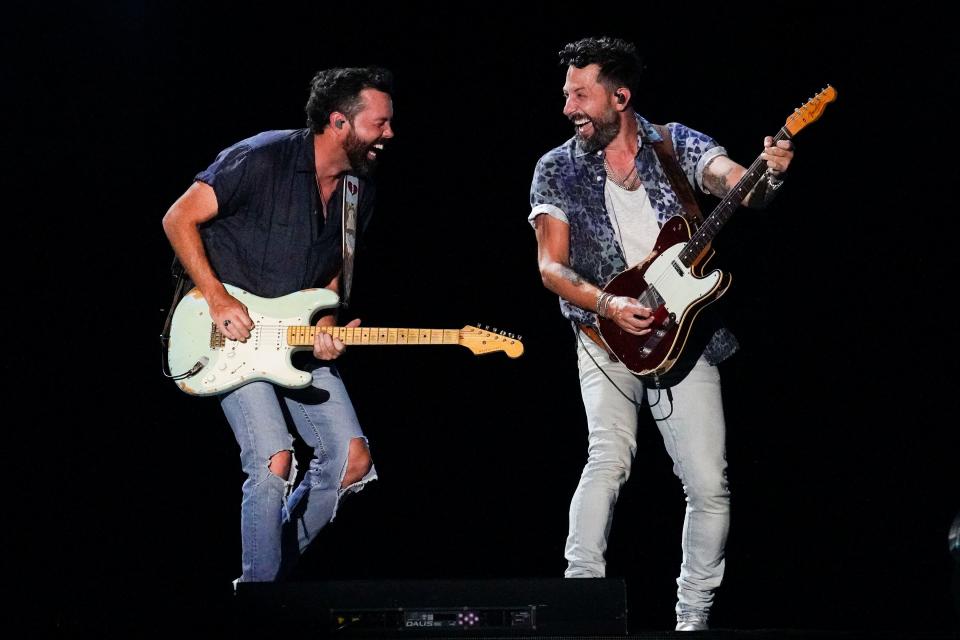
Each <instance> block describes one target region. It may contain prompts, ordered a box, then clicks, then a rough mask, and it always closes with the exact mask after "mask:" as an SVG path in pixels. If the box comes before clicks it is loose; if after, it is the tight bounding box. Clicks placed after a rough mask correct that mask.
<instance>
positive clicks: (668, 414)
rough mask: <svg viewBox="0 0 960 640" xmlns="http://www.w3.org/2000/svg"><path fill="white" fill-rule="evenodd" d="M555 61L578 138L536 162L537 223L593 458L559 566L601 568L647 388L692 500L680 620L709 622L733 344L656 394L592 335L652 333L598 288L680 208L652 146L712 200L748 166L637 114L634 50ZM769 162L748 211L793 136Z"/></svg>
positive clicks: (722, 521)
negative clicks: (723, 380)
mask: <svg viewBox="0 0 960 640" xmlns="http://www.w3.org/2000/svg"><path fill="white" fill-rule="evenodd" d="M560 59H561V64H562V65H563V66H566V67H567V74H566V82H565V84H564V87H563V93H564V96H565V97H566V103H565V105H564V109H563V114H564V115H565V116H566V117H567V118H568V119H569V120H570V121H571V122H572V123H573V125H574V127H575V129H576V134H575V135H574V137H573V138H571V139H570V140H568V141H567V142H566V143H564V144H563V145H561V146H559V147H557V148H555V149H553V150H551V151H549V152H548V153H547V154H546V155H544V156H543V157H542V158H541V159H540V161H539V162H538V163H537V167H536V171H535V173H534V178H533V184H532V186H531V189H530V205H531V207H532V211H531V213H530V216H529V219H530V222H531V224H532V225H533V227H534V228H535V230H536V235H537V244H538V260H539V266H540V273H541V275H542V277H543V282H544V285H545V286H546V287H547V288H548V289H550V290H551V291H553V292H555V293H557V294H558V295H559V296H560V306H561V311H562V313H563V315H564V316H565V317H567V318H568V319H570V320H571V321H572V322H573V323H575V325H576V326H577V355H578V361H579V371H580V388H581V393H582V396H583V403H584V407H585V409H586V415H587V429H588V442H589V447H588V459H587V464H586V466H585V467H584V470H583V474H582V475H581V478H580V483H579V485H578V486H577V489H576V492H575V493H574V495H573V500H572V502H571V505H570V528H569V534H568V537H567V543H566V549H565V556H566V559H567V562H568V566H567V570H566V572H565V575H566V576H567V577H570V578H580V577H583V578H589V577H603V576H604V575H605V574H606V565H605V560H604V552H605V551H606V545H607V535H608V534H609V531H610V526H611V523H612V518H613V507H614V504H615V503H616V500H617V495H618V493H619V490H620V487H621V486H622V485H623V483H624V482H625V481H626V480H627V478H628V476H629V474H630V465H631V463H632V461H633V458H634V455H635V454H636V431H637V410H638V408H639V406H640V404H641V403H642V401H643V398H644V395H645V396H646V399H647V402H648V404H649V405H650V409H651V413H652V414H653V416H654V418H655V419H656V421H657V425H658V427H659V429H660V432H661V435H662V436H663V441H664V445H665V447H666V449H667V452H668V453H669V455H670V457H671V458H672V459H673V463H674V467H673V468H674V473H676V475H677V476H678V477H679V478H680V480H681V482H682V483H683V489H684V491H685V493H686V495H687V508H686V516H685V520H684V526H683V538H682V548H683V560H682V563H681V566H680V577H679V578H678V580H677V583H678V585H679V589H678V594H677V599H678V602H677V607H676V613H677V629H678V630H700V629H706V628H707V623H708V618H709V614H710V607H711V605H712V603H713V594H714V590H715V589H716V588H717V587H718V586H719V585H720V582H721V580H722V578H723V571H724V546H725V543H726V537H727V530H728V527H729V514H730V492H729V489H728V487H727V480H726V466H727V465H726V454H725V430H726V429H725V424H724V419H723V405H722V402H721V397H720V376H719V372H718V371H717V367H716V365H717V364H718V363H719V362H720V361H722V360H723V359H725V358H726V357H728V356H729V355H731V354H732V353H733V351H734V350H735V349H736V341H735V340H734V338H733V336H732V335H731V334H730V333H729V332H728V331H727V330H726V329H723V328H722V327H717V328H716V330H715V331H714V332H713V334H712V337H710V336H708V340H705V341H704V342H705V343H706V347H705V348H704V349H703V353H702V355H700V357H699V359H698V360H697V362H696V364H695V365H694V366H693V367H692V369H691V370H690V372H689V373H688V374H687V375H686V376H685V377H684V378H683V379H682V380H681V381H680V382H679V383H676V384H675V385H674V386H672V387H669V388H667V389H666V390H663V391H661V389H659V388H646V386H651V385H646V386H645V385H644V383H643V381H641V380H640V379H639V378H637V377H636V376H634V375H633V374H632V373H631V372H630V371H629V370H628V369H627V368H626V367H625V366H624V365H623V364H621V363H620V362H617V361H615V360H614V359H612V358H611V356H610V355H609V354H608V353H607V352H606V351H605V348H604V347H603V345H602V344H601V343H598V342H596V341H595V340H594V339H593V338H591V337H590V334H591V333H593V332H592V331H591V328H593V327H595V326H596V324H597V314H598V313H602V314H603V315H604V316H605V317H607V318H609V319H610V320H612V321H613V322H615V323H616V324H617V325H618V326H619V327H620V328H622V329H623V330H624V331H626V332H628V333H631V334H634V335H637V336H641V335H645V334H647V333H649V332H650V325H651V323H652V322H653V317H652V311H651V309H649V308H646V307H644V306H642V305H641V304H640V303H639V301H638V300H637V299H635V298H631V297H626V296H616V297H610V296H609V295H604V294H603V291H602V287H603V286H605V285H606V284H607V283H608V282H609V281H610V280H611V279H612V278H613V277H614V276H615V275H617V274H618V273H620V272H621V271H623V270H624V269H626V268H628V267H630V266H633V265H636V264H637V263H640V262H642V261H643V259H644V258H645V257H646V256H647V255H648V254H649V253H650V251H651V250H652V249H653V246H654V244H655V242H656V239H657V235H658V232H659V228H660V226H662V225H663V223H664V222H665V221H666V220H668V219H669V218H671V217H672V216H675V215H681V214H682V213H683V208H682V206H681V204H680V198H679V197H678V195H677V194H676V193H675V191H674V189H673V188H672V187H671V184H670V181H669V179H668V177H667V174H666V173H665V171H664V168H663V167H662V166H661V164H660V161H659V159H658V156H657V153H656V152H655V151H654V148H653V145H654V144H656V143H659V142H660V141H661V140H663V135H664V134H669V137H670V143H671V144H672V147H673V149H674V155H675V158H676V161H677V163H678V164H679V166H680V168H681V169H682V172H683V173H684V174H685V176H686V178H687V180H688V181H689V182H690V184H691V185H693V187H694V188H699V189H701V190H702V191H704V192H705V193H710V194H713V195H714V196H717V197H723V196H724V195H726V194H727V193H728V192H729V190H730V189H731V188H732V187H734V186H735V185H736V184H737V182H738V181H739V179H740V178H741V177H742V176H743V174H744V172H745V168H744V167H742V166H741V165H739V164H737V163H735V162H733V161H732V160H731V159H730V158H728V157H727V155H726V150H725V149H724V148H723V147H721V146H719V145H718V144H717V143H716V142H715V141H714V140H713V139H711V138H710V137H708V136H706V135H704V134H702V133H699V132H697V131H694V130H693V129H690V128H688V127H686V126H684V125H682V124H678V123H670V124H668V125H667V126H666V127H659V128H658V127H655V126H653V125H651V124H650V123H648V122H647V121H646V120H644V119H643V118H642V117H640V116H639V115H637V113H636V112H635V111H634V98H635V97H636V95H637V85H638V80H639V76H640V71H641V63H640V59H639V57H638V56H637V53H636V50H635V48H634V47H633V45H630V44H628V43H626V42H624V41H622V40H617V39H611V38H599V39H595V38H588V39H584V40H580V41H578V42H575V43H571V44H569V45H567V46H566V47H565V48H564V49H563V51H561V52H560ZM762 157H763V158H764V159H765V160H766V162H767V166H768V173H767V176H766V178H765V179H763V180H761V181H760V182H759V183H758V184H757V186H756V187H754V189H753V190H752V191H751V192H750V194H749V195H748V196H747V197H746V198H745V199H744V201H743V202H744V204H745V205H747V206H751V207H754V208H762V207H764V206H765V205H766V204H767V203H769V202H770V200H771V199H772V197H773V195H774V193H775V192H776V190H777V188H779V186H780V185H781V183H782V174H783V172H784V171H786V169H787V167H788V166H789V164H790V161H791V159H792V157H793V151H792V145H791V143H790V142H788V141H780V142H778V143H776V144H773V140H772V138H769V137H768V138H766V140H764V150H763V155H762ZM585 331H586V333H585ZM593 335H594V337H595V336H596V334H593ZM694 355H696V354H694Z"/></svg>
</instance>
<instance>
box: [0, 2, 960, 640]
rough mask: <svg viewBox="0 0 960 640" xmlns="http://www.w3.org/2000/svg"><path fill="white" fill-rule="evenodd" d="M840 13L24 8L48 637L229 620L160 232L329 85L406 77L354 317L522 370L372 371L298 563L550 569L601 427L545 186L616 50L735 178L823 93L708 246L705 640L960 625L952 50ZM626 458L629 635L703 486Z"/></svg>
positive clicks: (646, 98) (23, 160)
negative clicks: (712, 568)
mask: <svg viewBox="0 0 960 640" xmlns="http://www.w3.org/2000/svg"><path fill="white" fill-rule="evenodd" d="M835 4H836V5H838V6H831V5H827V6H823V7H817V8H813V9H811V8H801V7H799V6H797V5H795V4H792V3H790V4H779V3H769V4H767V5H765V6H760V5H746V4H743V5H741V4H737V5H733V6H723V7H719V6H718V7H714V8H702V7H694V6H692V5H687V4H686V3H681V2H671V3H666V2H663V3H661V2H653V3H636V6H631V5H628V4H617V5H613V4H611V5H606V6H605V5H599V4H597V5H591V4H589V3H588V4H587V5H584V4H571V5H562V4H556V3H549V4H546V3H544V4H532V5H526V6H523V7H521V6H520V5H519V4H517V5H509V6H503V7H499V6H493V5H492V4H491V5H490V6H487V5H485V4H480V5H473V4H471V3H458V4H456V5H444V6H440V7H435V6H431V5H426V4H423V5H407V4H405V5H403V6H402V7H401V6H394V7H392V8H390V7H385V6H380V5H368V4H360V3H356V4H347V5H342V4H339V3H337V4H333V3H327V4H324V3H305V4H294V5H285V4H275V5H274V4H271V5H270V6H269V7H262V8H260V9H257V10H250V9H240V8H238V7H236V6H234V5H231V4H228V3H222V4H221V3H213V4H205V5H204V6H203V7H200V6H194V4H193V3H159V2H136V3H134V2H131V3H124V4H123V6H118V7H114V8H112V9H110V10H107V9H90V8H88V7H85V6H83V5H80V4H73V5H71V4H69V3H67V4H66V5H64V6H61V7H56V8H51V7H33V8H30V9H28V8H26V7H20V9H21V10H22V11H19V12H16V13H15V14H14V17H13V18H11V20H10V21H9V22H8V23H7V24H6V25H5V26H4V27H2V29H3V34H2V35H3V39H2V44H0V46H2V47H3V51H2V53H3V57H4V59H5V60H6V63H5V64H4V66H3V82H4V85H5V86H6V87H7V93H6V97H5V100H4V102H5V104H4V107H3V108H4V113H5V115H4V123H5V125H6V127H5V128H6V129H8V140H9V141H10V142H9V144H10V146H9V147H7V153H6V154H4V155H5V156H7V157H6V158H5V159H4V165H5V166H4V167H3V169H4V171H3V175H4V176H5V182H8V185H9V187H10V188H9V189H8V190H7V193H8V194H9V196H8V197H12V198H13V200H12V201H10V202H8V208H7V211H6V214H7V215H6V222H7V225H6V228H7V235H6V242H5V244H6V246H7V251H6V252H5V262H6V265H5V267H4V269H5V271H6V276H7V277H6V278H5V279H4V290H5V293H4V295H5V297H6V298H7V299H8V300H9V301H11V302H10V306H9V307H8V312H7V313H5V314H4V330H5V334H6V335H8V336H11V338H10V340H9V343H10V344H11V345H12V346H13V349H8V350H7V357H6V358H5V359H4V367H5V369H6V377H7V379H8V380H12V381H13V383H8V385H7V388H8V393H9V394H10V395H9V396H8V398H7V400H6V401H5V404H6V405H7V407H8V415H9V419H8V420H5V422H7V425H8V426H7V429H8V431H9V433H10V436H12V437H11V439H10V445H9V447H8V449H7V451H8V455H10V456H11V457H12V458H13V459H15V460H17V461H19V462H20V463H21V464H22V468H20V467H21V464H17V465H15V466H14V468H13V470H11V471H10V472H9V475H8V483H9V484H8V490H7V491H6V496H7V512H8V513H9V514H10V516H9V518H8V522H10V523H14V524H15V533H16V534H18V535H17V536H16V537H17V538H18V543H17V545H18V546H16V547H15V549H17V550H18V551H17V553H14V554H11V556H10V557H11V558H15V559H19V557H20V552H19V550H20V549H21V548H22V549H23V554H24V555H28V557H29V558H30V560H31V561H30V563H29V567H30V570H29V571H28V572H27V573H26V574H24V580H25V584H29V585H30V586H33V587H36V588H38V589H39V591H38V593H37V595H36V597H33V598H32V600H31V601H32V603H33V604H34V605H38V604H39V605H41V609H40V610H39V611H40V613H41V614H42V615H43V616H44V618H43V619H44V620H45V621H48V622H53V623H54V624H56V625H58V626H60V627H61V628H67V629H76V628H83V627H86V626H97V625H100V624H109V623H117V622H121V623H123V624H126V625H140V624H144V625H148V624H156V623H157V621H160V620H166V621H171V620H181V619H186V618H187V617H192V616H201V615H209V613H210V612H211V611H213V612H216V611H217V607H219V606H221V605H222V602H223V598H222V595H223V594H224V593H226V590H227V588H228V586H229V582H230V581H231V580H232V579H233V578H235V577H236V576H237V575H239V557H240V540H239V531H238V526H237V525H238V517H239V498H240V483H241V481H242V474H241V472H240V469H239V464H238V456H237V447H236V444H235V443H234V441H233V438H232V435H231V434H230V432H229V429H228V428H227V426H226V423H225V422H224V420H223V418H222V414H221V413H220V410H219V407H218V406H217V404H216V402H214V401H212V400H202V399H197V398H191V397H188V396H186V395H184V394H182V393H180V392H179V391H178V390H177V389H176V388H175V387H174V385H173V384H171V383H170V382H169V381H166V380H164V379H163V378H162V376H161V375H160V373H159V369H160V352H159V346H158V343H157V339H156V336H157V334H158V333H159V328H160V325H161V322H162V314H161V313H160V312H159V310H160V309H161V308H163V307H165V306H166V305H167V304H168V298H169V296H170V293H171V291H172V289H171V281H170V279H169V276H168V272H167V269H168V266H169V263H170V259H171V255H172V254H171V252H170V250H169V247H168V245H167V243H166V240H165V238H164V236H163V233H162V230H161V228H160V218H161V217H162V215H163V214H164V212H165V211H166V209H167V207H169V205H170V204H171V203H172V202H173V201H174V200H175V199H176V197H178V196H179V195H180V193H182V192H183V191H184V190H185V189H186V188H187V186H189V184H190V181H191V179H192V176H193V175H194V174H195V173H196V172H197V171H198V170H200V169H202V168H204V167H205V166H206V165H207V164H208V163H209V162H210V161H211V160H212V159H213V158H214V157H215V155H216V153H217V152H218V151H219V150H221V149H222V148H224V147H226V146H228V145H229V144H232V143H233V142H235V141H237V140H239V139H241V138H244V137H247V136H249V135H252V134H254V133H257V132H259V131H262V130H266V129H279V128H295V127H300V126H303V120H304V117H303V112H302V107H303V104H304V102H305V100H306V95H307V93H306V89H307V83H308V81H309V79H310V77H311V76H312V74H313V73H314V72H315V71H316V70H317V69H320V68H327V67H332V66H356V65H366V64H379V65H383V66H386V67H388V68H390V69H392V70H393V71H394V73H395V75H396V80H397V86H396V93H395V96H394V102H395V111H396V119H395V130H396V133H397V137H396V139H395V141H394V143H393V144H391V145H390V148H389V152H388V154H385V158H384V159H383V162H382V165H383V166H382V167H381V171H380V174H379V184H380V190H379V196H380V199H379V205H378V210H377V215H376V217H375V219H374V221H373V223H372V225H371V227H370V229H369V233H368V234H367V236H366V237H365V238H364V242H363V245H362V247H361V253H359V254H358V266H357V273H356V277H355V286H354V311H355V313H356V314H357V315H359V316H360V317H361V318H362V319H363V321H364V323H365V324H367V325H370V326H409V327H461V326H463V325H465V324H476V323H484V324H489V325H494V326H496V327H498V328H502V329H505V330H507V331H511V332H514V333H519V334H522V335H523V338H524V342H525V345H526V353H525V355H524V356H523V357H522V358H520V359H518V360H509V359H507V358H506V357H505V356H503V355H500V354H497V355H490V356H484V357H475V356H473V355H471V354H470V353H469V352H467V351H466V350H462V349H453V348H440V347H428V348H422V349H417V350H416V351H415V352H414V351H412V350H411V351H407V350H402V349H399V348H396V349H393V348H382V349H380V348H369V349H367V348H359V347H358V348H353V349H350V351H349V352H348V354H347V355H346V356H345V357H344V358H343V360H342V364H341V368H342V371H343V375H344V377H345V378H346V380H347V384H348V387H349V388H350V390H351V394H352V396H353V400H354V403H355V405H356V408H357V411H358V413H359V416H360V419H361V422H362V424H363V425H364V428H365V430H366V432H367V434H368V436H369V437H370V438H371V441H372V446H373V451H374V455H375V459H376V464H377V468H378V470H379V473H380V477H381V479H380V480H379V481H378V482H376V483H374V484H372V485H370V486H369V487H368V488H367V489H366V490H365V491H364V492H363V493H362V494H360V495H359V496H356V497H354V498H352V499H350V500H348V501H346V502H345V503H344V505H343V506H342V508H341V511H340V513H339V514H338V517H337V520H336V521H335V522H334V523H333V525H331V526H330V527H328V528H327V529H326V530H325V531H324V532H323V533H322V535H321V537H320V539H319V540H318V542H317V543H316V544H315V545H314V547H313V548H312V549H311V551H310V552H309V553H308V554H307V556H305V558H304V560H303V563H302V565H301V567H300V570H299V573H298V579H303V580H314V579H348V578H374V579H391V578H508V577H553V576H559V575H561V574H562V571H563V568H564V560H563V542H564V537H565V535H566V510H567V507H568V504H569V499H570V495H571V494H572V492H573V489H574V487H575V486H576V482H577V478H578V477H579V473H580V469H581V466H582V463H583V461H584V457H585V443H586V430H585V426H584V417H583V407H582V404H581V403H580V400H579V390H578V385H577V381H576V364H575V359H574V343H573V340H572V337H571V333H570V330H569V327H568V326H567V325H566V324H565V322H564V320H563V319H562V317H561V316H560V314H559V311H558V308H557V302H556V297H555V296H554V295H553V294H551V293H549V292H548V291H546V290H545V289H543V287H542V285H541V283H540V279H539V274H538V272H537V268H536V259H535V255H536V243H535V239H534V235H533V232H532V230H531V229H530V227H529V225H528V223H527V222H526V215H527V213H528V209H529V207H528V200H527V198H528V196H527V194H528V189H529V182H530V177H531V175H532V171H533V166H534V164H535V162H536V160H537V159H538V158H539V157H540V155H542V154H543V153H544V152H545V151H546V150H548V149H549V148H551V147H553V146H556V145H558V144H560V143H561V142H563V141H564V140H565V139H567V138H568V137H569V136H570V135H571V134H572V129H571V127H570V125H569V123H568V122H567V121H566V120H565V119H564V118H563V117H562V115H561V113H560V111H561V108H562V96H561V86H562V83H563V69H561V68H560V67H559V66H557V64H556V52H557V51H558V50H559V49H560V48H561V47H562V46H563V45H564V44H565V43H566V42H569V41H571V40H573V39H577V38H580V37H584V36H587V35H603V34H609V35H616V36H620V37H624V38H626V39H629V40H631V41H633V42H635V43H637V45H638V46H639V48H640V49H641V51H642V52H643V53H644V57H645V61H646V64H647V74H646V84H645V88H644V91H643V92H642V93H641V95H640V96H639V98H638V109H639V111H640V112H641V113H642V114H643V115H645V116H646V117H647V118H649V119H650V120H652V121H654V122H668V121H679V122H683V123H685V124H687V125H689V126H691V127H693V128H696V129H699V130H701V131H704V132H707V133H709V134H710V135H712V136H713V137H714V138H716V139H717V140H718V141H719V142H720V143H721V144H723V145H724V146H726V147H727V149H728V151H729V152H730V154H731V156H732V157H733V158H734V159H736V160H738V161H739V162H741V163H742V164H747V163H749V162H750V161H752V159H753V158H754V157H756V155H757V154H758V153H759V151H760V148H761V141H762V138H763V136H764V135H771V134H773V133H774V132H775V131H776V130H777V128H779V127H780V126H782V124H783V122H784V120H785V118H786V116H788V115H789V114H790V113H791V111H792V109H793V108H794V107H797V106H800V105H801V104H802V103H803V102H805V101H806V100H807V98H809V97H810V96H811V95H813V94H814V93H815V92H817V91H819V90H820V89H821V88H822V87H823V86H824V85H825V84H826V83H831V84H832V85H833V86H835V87H836V88H837V90H838V93H839V99H838V101H837V102H836V103H835V104H832V105H830V106H829V107H828V108H827V110H826V112H825V114H824V116H823V117H822V119H821V120H820V121H818V122H816V123H815V124H813V125H811V126H810V127H809V128H808V129H806V130H804V131H803V132H801V134H800V135H799V136H798V138H797V147H798V152H797V158H796V161H795V163H794V166H793V167H792V169H791V172H790V174H791V175H790V177H789V182H788V184H787V185H786V186H785V187H784V188H783V190H782V191H781V194H780V196H779V198H778V200H777V201H776V202H775V204H774V205H773V206H772V207H771V208H770V209H769V210H768V211H766V212H753V211H742V212H740V213H738V215H737V216H735V217H734V219H733V220H732V221H731V222H730V223H729V225H728V227H727V228H726V229H725V230H724V232H723V233H722V234H721V236H720V237H719V238H718V241H717V242H716V249H717V251H718V266H722V267H723V268H725V269H728V270H730V271H731V272H732V273H733V274H734V276H735V280H734V286H733V289H732V290H731V292H730V293H729V294H728V298H729V299H728V304H727V319H728V322H729V324H730V326H731V328H732V329H733V330H734V331H735V333H736V334H737V335H738V337H739V339H740V341H741V344H742V350H741V352H740V353H739V354H738V355H736V356H735V357H734V358H733V359H731V360H730V361H728V362H727V363H725V364H724V365H722V368H721V372H722V375H723V380H724V399H725V403H726V418H727V423H728V431H729V436H728V457H729V460H730V467H731V469H730V479H731V484H732V490H733V496H734V497H733V524H732V529H731V535H730V540H729V546H728V570H727V576H726V580H725V584H724V586H723V588H722V590H721V592H720V594H719V596H718V599H717V604H716V606H715V612H714V624H715V625H716V626H720V627H737V628H758V627H800V628H837V629H859V628H872V629H888V628H894V629H926V630H943V629H956V628H957V610H956V607H955V604H954V600H953V597H954V596H952V594H951V588H952V586H951V580H953V579H955V578H954V571H955V569H954V564H953V562H952V561H951V558H950V555H949V553H948V550H947V530H948V528H949V526H950V522H951V520H952V519H953V517H954V516H955V515H956V514H957V510H958V509H960V493H958V490H957V489H958V486H960V485H958V479H957V476H958V473H957V451H958V448H957V444H958V442H957V437H956V427H955V418H954V417H953V411H952V407H953V405H954V404H955V401H954V398H955V397H956V391H955V389H954V387H953V384H952V382H953V378H954V376H953V374H952V370H953V363H954V361H955V358H956V356H955V354H956V347H957V340H956V337H955V332H954V331H953V329H954V328H955V327H956V322H955V320H954V318H953V313H952V311H951V310H949V309H950V308H951V305H952V304H953V299H954V297H955V293H956V285H955V284H954V282H953V279H952V277H951V276H952V273H951V272H952V268H951V267H952V263H953V244H954V242H953V236H955V233H954V232H955V230H956V226H957V225H956V223H955V222H954V220H953V218H954V210H955V205H954V201H955V198H954V197H953V187H952V185H953V184H955V182H956V170H957V169H956V167H957V161H956V156H955V154H954V151H953V149H954V147H955V144H954V140H955V138H956V133H955V127H953V126H952V122H951V121H950V119H949V117H947V116H948V115H949V111H950V108H951V107H952V104H951V103H950V100H952V99H953V98H954V97H956V90H955V89H956V87H955V70H954V69H955V63H956V55H955V52H954V51H953V46H952V42H950V41H949V38H947V37H946V36H945V34H943V33H941V31H944V29H941V28H940V25H942V24H943V23H944V21H945V18H944V17H943V16H940V15H937V14H936V13H935V12H932V11H929V10H927V9H925V8H923V7H921V6H920V5H911V7H910V8H909V9H907V10H906V12H902V13H898V14H894V13H893V12H891V13H889V14H877V13H874V12H872V11H865V10H864V11H857V10H853V9H842V8H839V3H835ZM21 16H22V17H21ZM25 327H26V328H25ZM14 416H18V417H14ZM20 438H23V441H22V442H20V441H19V439H20ZM638 441H639V454H638V458H637V461H636V464H635V466H634V471H633V475H632V477H631V479H630V481H629V482H628V484H627V485H626V487H625V489H624V491H623V494H622V497H621V500H620V503H619V504H618V509H617V512H616V519H615V522H614V526H613V531H612V534H611V539H610V549H609V553H608V572H609V575H610V576H613V577H624V578H626V579H627V582H628V586H629V591H630V600H631V602H630V605H631V609H630V620H631V627H632V628H633V629H643V628H667V627H669V626H671V624H672V617H673V614H672V606H673V599H674V591H675V585H674V582H673V581H674V579H675V577H676V571H677V568H678V566H679V554H680V549H679V536H680V526H681V522H682V513H683V498H682V493H681V489H680V486H679V483H678V482H677V481H676V479H675V478H674V477H673V476H672V474H671V471H670V462H669V458H668V457H667V455H666V453H665V452H664V451H663V447H662V443H661V442H660V440H659V435H658V433H657V431H656V428H655V426H654V425H653V423H652V422H650V421H649V420H646V419H645V420H644V421H642V422H641V428H640V434H639V437H638ZM19 523H25V526H23V527H21V526H20V524H19Z"/></svg>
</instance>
